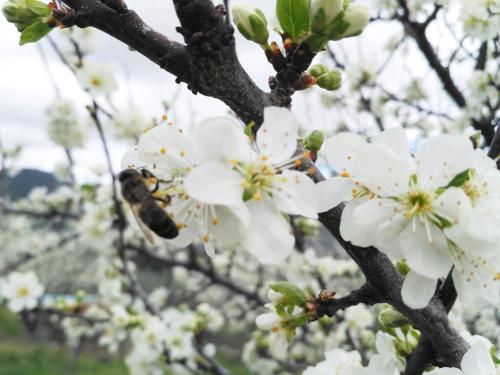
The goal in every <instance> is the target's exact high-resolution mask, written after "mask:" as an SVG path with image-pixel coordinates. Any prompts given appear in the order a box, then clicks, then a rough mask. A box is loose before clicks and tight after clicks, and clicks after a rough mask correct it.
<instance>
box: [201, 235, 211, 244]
mask: <svg viewBox="0 0 500 375" xmlns="http://www.w3.org/2000/svg"><path fill="white" fill-rule="evenodd" d="M202 240H203V242H205V243H207V242H208V241H210V236H209V235H208V234H205V235H204V236H203V237H202Z"/></svg>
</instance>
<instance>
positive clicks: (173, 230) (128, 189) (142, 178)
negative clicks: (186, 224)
mask: <svg viewBox="0 0 500 375" xmlns="http://www.w3.org/2000/svg"><path fill="white" fill-rule="evenodd" d="M151 180H154V181H155V187H154V189H153V190H150V189H149V188H148V185H147V183H146V181H148V182H149V181H151ZM118 181H120V183H121V187H122V196H123V198H124V199H125V200H126V201H127V202H128V203H129V204H130V207H131V208H132V212H133V213H134V216H135V218H136V220H137V223H138V224H139V227H140V228H141V230H142V232H143V233H144V236H145V237H146V239H147V240H148V241H149V242H150V243H151V244H154V236H153V234H152V233H151V232H153V233H155V234H156V235H158V236H160V237H162V238H166V239H173V238H176V237H177V236H178V235H179V229H178V227H177V225H176V223H175V222H174V220H173V219H172V218H171V217H170V215H169V214H168V213H167V212H165V210H164V209H163V208H162V207H160V205H159V204H158V201H161V202H163V203H164V204H169V203H170V198H169V197H167V200H165V199H160V198H156V197H154V196H153V193H154V192H155V191H157V190H158V187H159V180H158V179H157V178H156V177H155V176H154V175H153V174H152V173H151V172H149V171H148V170H146V169H142V170H141V171H140V172H139V171H137V170H135V169H126V170H124V171H122V172H121V173H120V174H119V175H118Z"/></svg>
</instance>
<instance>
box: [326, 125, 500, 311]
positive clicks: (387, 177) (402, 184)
mask: <svg viewBox="0 0 500 375" xmlns="http://www.w3.org/2000/svg"><path fill="white" fill-rule="evenodd" d="M323 153H324V155H325V156H326V158H327V159H328V161H329V163H330V164H331V165H332V166H333V167H334V168H335V170H336V171H337V173H338V175H337V176H335V177H333V178H331V179H329V180H327V181H325V182H321V183H319V184H318V185H317V188H318V195H319V202H320V207H321V211H326V210H328V209H330V208H332V207H334V206H336V205H338V204H339V203H341V202H342V201H347V205H346V207H345V209H344V211H343V214H342V222H341V227H340V231H341V235H342V237H343V238H344V239H345V240H347V241H350V242H352V243H353V244H355V245H357V246H361V247H367V246H376V247H377V248H378V249H380V250H381V251H383V252H385V253H386V254H387V255H389V257H390V258H391V259H392V260H393V261H394V262H397V261H401V260H406V262H407V264H408V265H409V267H410V269H411V271H410V272H409V274H408V275H407V276H406V279H405V282H404V285H403V289H402V295H403V299H404V301H405V302H406V303H407V304H408V305H409V306H410V307H413V308H422V307H424V306H426V305H427V303H428V302H429V300H430V299H431V297H432V296H433V295H434V291H435V289H436V285H437V282H438V280H439V279H440V278H442V277H446V276H447V275H448V273H449V272H450V271H452V274H453V281H454V283H455V286H456V288H457V290H458V294H459V297H460V300H461V302H462V304H463V305H464V306H467V307H471V308H472V307H476V308H477V307H478V306H481V303H482V302H490V303H497V302H498V294H499V293H498V288H499V282H498V279H499V274H498V270H499V269H500V253H499V252H498V248H497V246H498V242H499V240H500V238H499V232H498V231H497V230H496V228H497V227H498V224H499V223H500V221H499V220H500V217H499V215H498V212H499V211H498V207H499V205H500V195H499V192H500V172H499V171H498V170H497V168H496V163H495V162H494V161H493V160H491V159H490V158H488V156H487V155H486V153H485V152H484V151H482V150H480V149H477V150H474V148H473V144H472V142H471V141H470V140H469V139H468V138H467V137H465V136H455V135H442V136H438V137H434V138H431V139H429V140H427V141H426V142H425V143H424V144H423V145H421V146H420V147H419V149H418V150H417V152H416V153H415V155H414V156H413V155H412V153H411V151H410V146H409V143H408V140H407V139H406V135H405V132H404V131H403V130H402V129H400V128H395V129H390V130H387V131H385V132H383V133H381V134H380V135H378V136H377V137H376V138H375V139H374V141H373V142H372V143H367V142H366V141H365V140H364V139H363V138H362V137H360V136H357V135H354V134H348V133H344V134H339V135H337V136H333V137H331V138H330V139H328V140H327V141H326V143H325V146H324V148H323Z"/></svg>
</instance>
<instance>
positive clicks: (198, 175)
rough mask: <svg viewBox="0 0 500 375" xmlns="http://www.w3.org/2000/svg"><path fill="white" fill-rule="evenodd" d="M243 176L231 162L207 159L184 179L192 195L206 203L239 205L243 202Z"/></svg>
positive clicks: (188, 191)
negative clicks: (234, 169) (231, 165)
mask: <svg viewBox="0 0 500 375" xmlns="http://www.w3.org/2000/svg"><path fill="white" fill-rule="evenodd" d="M241 182H242V178H241V176H240V175H239V174H238V173H237V172H235V171H233V170H232V169H231V167H230V165H229V164H222V163H220V162H216V161H207V162H205V163H202V164H201V165H200V166H198V167H196V168H194V169H193V170H192V171H191V172H189V174H188V175H187V176H186V178H185V179H184V188H185V189H186V192H187V193H188V195H189V196H190V197H192V198H193V199H196V200H198V201H200V202H203V203H206V204H217V205H225V206H238V205H241V204H243V187H242V185H241Z"/></svg>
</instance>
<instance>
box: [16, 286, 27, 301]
mask: <svg viewBox="0 0 500 375" xmlns="http://www.w3.org/2000/svg"><path fill="white" fill-rule="evenodd" d="M29 293H30V291H29V289H28V288H27V287H25V286H22V287H20V288H18V289H17V291H16V295H17V297H18V298H26V297H28V295H29Z"/></svg>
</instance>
